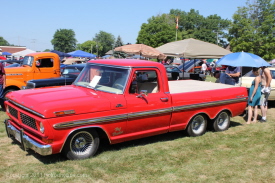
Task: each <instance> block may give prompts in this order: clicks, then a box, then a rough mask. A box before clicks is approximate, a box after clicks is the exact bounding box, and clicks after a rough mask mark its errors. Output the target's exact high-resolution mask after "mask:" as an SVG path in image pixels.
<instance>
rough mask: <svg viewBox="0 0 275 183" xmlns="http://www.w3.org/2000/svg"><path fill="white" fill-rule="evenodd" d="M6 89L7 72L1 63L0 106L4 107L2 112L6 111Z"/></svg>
mask: <svg viewBox="0 0 275 183" xmlns="http://www.w3.org/2000/svg"><path fill="white" fill-rule="evenodd" d="M5 87H6V72H5V69H4V66H3V64H2V63H0V105H1V107H2V111H6V110H5V105H4V88H5Z"/></svg>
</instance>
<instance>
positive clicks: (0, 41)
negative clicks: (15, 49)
mask: <svg viewBox="0 0 275 183" xmlns="http://www.w3.org/2000/svg"><path fill="white" fill-rule="evenodd" d="M0 45H1V46H10V44H9V43H8V41H6V40H5V39H4V38H3V37H1V36H0Z"/></svg>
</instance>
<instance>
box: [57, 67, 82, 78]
mask: <svg viewBox="0 0 275 183" xmlns="http://www.w3.org/2000/svg"><path fill="white" fill-rule="evenodd" d="M82 69H83V68H81V67H65V68H64V70H63V72H62V75H63V76H64V75H79V73H80V72H81V71H82Z"/></svg>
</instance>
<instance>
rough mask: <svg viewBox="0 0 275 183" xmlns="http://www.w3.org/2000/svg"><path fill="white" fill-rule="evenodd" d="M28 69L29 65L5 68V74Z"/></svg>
mask: <svg viewBox="0 0 275 183" xmlns="http://www.w3.org/2000/svg"><path fill="white" fill-rule="evenodd" d="M29 70H31V67H29V66H26V67H10V68H5V72H6V74H13V73H18V74H20V73H24V72H28V71H29Z"/></svg>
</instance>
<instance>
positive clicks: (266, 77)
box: [260, 67, 272, 122]
mask: <svg viewBox="0 0 275 183" xmlns="http://www.w3.org/2000/svg"><path fill="white" fill-rule="evenodd" d="M261 70H262V74H261V77H262V90H261V91H262V95H261V100H260V107H261V113H262V119H260V122H266V115H267V108H268V105H267V104H268V103H267V101H268V97H269V95H270V92H271V88H270V83H271V80H272V76H271V73H270V70H269V68H267V67H261Z"/></svg>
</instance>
